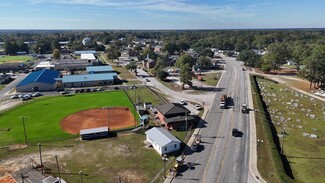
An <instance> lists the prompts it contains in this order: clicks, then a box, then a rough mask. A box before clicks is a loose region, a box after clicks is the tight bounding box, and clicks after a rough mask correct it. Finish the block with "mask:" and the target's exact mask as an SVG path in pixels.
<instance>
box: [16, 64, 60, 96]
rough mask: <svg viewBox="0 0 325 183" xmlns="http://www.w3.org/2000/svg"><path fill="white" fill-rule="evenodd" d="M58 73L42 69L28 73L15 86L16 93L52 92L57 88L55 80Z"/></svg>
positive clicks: (58, 75)
mask: <svg viewBox="0 0 325 183" xmlns="http://www.w3.org/2000/svg"><path fill="white" fill-rule="evenodd" d="M60 76H61V73H60V72H59V71H54V70H48V69H43V70H39V71H35V72H32V73H30V74H29V75H28V76H27V77H26V78H25V79H23V80H22V81H21V82H20V83H19V84H18V85H17V86H16V91H17V92H36V91H54V90H56V88H57V83H56V78H58V77H60Z"/></svg>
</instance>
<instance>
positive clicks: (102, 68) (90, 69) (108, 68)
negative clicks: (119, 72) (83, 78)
mask: <svg viewBox="0 0 325 183" xmlns="http://www.w3.org/2000/svg"><path fill="white" fill-rule="evenodd" d="M86 71H87V72H111V71H114V70H113V68H112V66H89V67H87V68H86Z"/></svg>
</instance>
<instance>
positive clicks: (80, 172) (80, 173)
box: [79, 171, 84, 183]
mask: <svg viewBox="0 0 325 183" xmlns="http://www.w3.org/2000/svg"><path fill="white" fill-rule="evenodd" d="M79 175H80V180H81V183H83V182H84V181H83V179H82V171H79Z"/></svg>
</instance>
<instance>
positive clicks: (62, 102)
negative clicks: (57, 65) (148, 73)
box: [0, 91, 138, 142]
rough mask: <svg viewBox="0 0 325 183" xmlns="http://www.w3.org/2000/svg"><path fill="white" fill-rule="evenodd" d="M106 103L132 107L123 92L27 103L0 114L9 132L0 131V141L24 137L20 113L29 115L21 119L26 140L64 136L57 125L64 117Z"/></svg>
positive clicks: (2, 123)
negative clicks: (23, 121)
mask: <svg viewBox="0 0 325 183" xmlns="http://www.w3.org/2000/svg"><path fill="white" fill-rule="evenodd" d="M108 105H109V106H128V107H130V108H131V110H133V105H132V102H131V101H130V100H129V99H128V97H127V96H126V94H125V93H124V91H114V92H100V93H89V94H79V95H66V96H59V97H51V98H44V99H41V100H36V101H35V102H30V103H28V104H25V105H22V106H19V107H17V108H15V109H12V110H9V111H8V112H5V113H4V114H2V115H1V117H0V128H3V129H7V128H10V131H6V132H5V131H0V142H5V141H15V140H22V139H24V131H23V126H22V120H21V119H20V116H26V117H29V119H26V120H25V126H26V131H27V136H28V138H30V139H34V138H42V137H48V136H62V135H68V134H67V133H66V132H64V131H63V130H62V129H61V126H60V124H59V123H60V121H61V120H62V119H63V118H64V117H66V116H68V115H70V114H73V113H75V112H78V111H80V110H86V109H91V108H100V107H103V106H108ZM136 117H137V118H138V116H136Z"/></svg>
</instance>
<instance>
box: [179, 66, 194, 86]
mask: <svg viewBox="0 0 325 183" xmlns="http://www.w3.org/2000/svg"><path fill="white" fill-rule="evenodd" d="M180 68H181V70H180V81H181V82H182V88H183V89H184V86H185V84H187V85H189V86H192V71H191V66H190V64H188V63H186V64H183V65H181V67H180Z"/></svg>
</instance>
